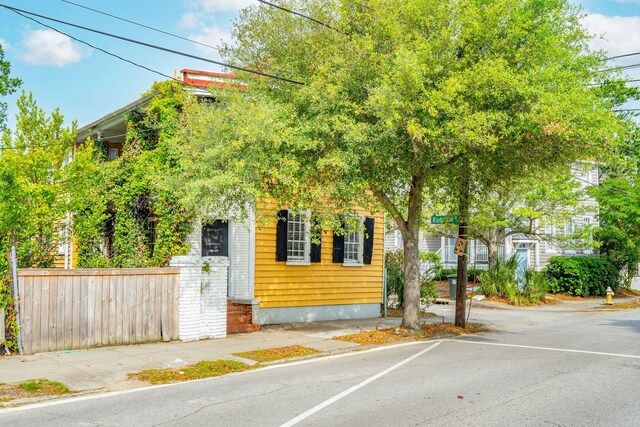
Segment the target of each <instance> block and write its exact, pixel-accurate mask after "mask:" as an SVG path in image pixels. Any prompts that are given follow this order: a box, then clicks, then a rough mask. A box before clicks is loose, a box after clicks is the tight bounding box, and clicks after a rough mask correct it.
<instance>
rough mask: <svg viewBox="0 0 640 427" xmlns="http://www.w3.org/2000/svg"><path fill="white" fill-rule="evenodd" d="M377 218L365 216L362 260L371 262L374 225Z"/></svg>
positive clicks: (366, 262)
mask: <svg viewBox="0 0 640 427" xmlns="http://www.w3.org/2000/svg"><path fill="white" fill-rule="evenodd" d="M374 223H375V218H365V220H364V233H365V235H364V246H363V248H362V262H363V263H365V264H371V258H372V256H373V225H374Z"/></svg>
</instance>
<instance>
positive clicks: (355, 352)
mask: <svg viewBox="0 0 640 427" xmlns="http://www.w3.org/2000/svg"><path fill="white" fill-rule="evenodd" d="M419 344H424V341H409V342H404V343H399V344H392V345H386V346H380V347H374V348H371V349H368V350H362V351H358V349H357V348H354V349H353V351H350V352H348V353H341V354H332V355H330V356H324V357H316V358H311V359H305V360H299V361H297V362H289V363H281V364H277V365H270V366H265V367H264V368H258V369H254V370H251V371H244V372H237V373H235V374H228V375H222V376H219V377H211V378H203V379H200V380H191V381H183V382H178V383H171V384H160V385H152V386H148V387H140V388H133V389H129V390H120V391H110V392H105V393H97V394H87V395H84V396H77V397H70V398H68V399H60V400H51V401H47V402H41V403H34V404H31V405H24V406H16V407H13V408H6V409H0V415H2V414H7V413H10V412H22V411H28V410H31V409H40V408H46V407H49V406H58V405H64V404H66V403H74V402H81V401H83V400H93V399H102V398H105V397H113V396H120V395H123V394H130V393H140V392H144V391H148V390H155V389H159V388H166V387H179V386H182V385H185V384H191V383H195V382H203V381H216V380H220V379H222V378H228V377H233V376H238V375H252V374H256V373H259V372H263V371H270V370H272V369H283V368H288V367H290V366H298V365H306V364H308V363H317V362H322V361H324V360H332V359H340V358H343V357H352V356H357V355H360V354H366V353H375V352H377V351H385V350H392V349H395V348H400V347H408V346H413V345H419Z"/></svg>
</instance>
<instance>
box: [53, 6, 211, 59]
mask: <svg viewBox="0 0 640 427" xmlns="http://www.w3.org/2000/svg"><path fill="white" fill-rule="evenodd" d="M60 1H62V2H64V3H68V4H71V5H73V6H76V7H80V8H82V9H86V10H90V11H92V12H95V13H99V14H100V15H104V16H108V17H110V18H113V19H117V20H119V21H123V22H128V23H129V24H133V25H137V26H138V27H142V28H146V29H147V30H151V31H155V32H157V33H161V34H165V35H167V36H171V37H175V38H177V39H180V40H185V41H188V42H191V43H195V44H198V45H200V46H204V47H208V48H210V49H215V50H217V51H220V48H219V47H217V46H212V45H210V44H206V43H202V42H199V41H197V40H193V39H189V38H187V37H182V36H180V35H178V34H174V33H170V32H168V31H164V30H161V29H159V28H156V27H152V26H149V25H145V24H141V23H140V22H136V21H132V20H130V19H127V18H122V17H120V16H116V15H113V14H111V13H107V12H103V11H101V10H98V9H93V8H91V7H88V6H84V5H82V4H79V3H74V2H72V1H69V0H60Z"/></svg>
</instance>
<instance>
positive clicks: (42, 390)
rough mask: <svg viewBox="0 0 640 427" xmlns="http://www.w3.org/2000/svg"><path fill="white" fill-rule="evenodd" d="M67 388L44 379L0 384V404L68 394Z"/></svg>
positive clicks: (69, 391)
mask: <svg viewBox="0 0 640 427" xmlns="http://www.w3.org/2000/svg"><path fill="white" fill-rule="evenodd" d="M71 392H72V391H71V390H69V387H67V386H66V385H64V384H62V383H60V382H58V381H49V380H45V379H42V378H40V379H35V380H28V381H24V382H21V383H14V384H0V402H10V401H12V400H15V399H24V398H29V397H41V396H56V395H59V394H69V393H71Z"/></svg>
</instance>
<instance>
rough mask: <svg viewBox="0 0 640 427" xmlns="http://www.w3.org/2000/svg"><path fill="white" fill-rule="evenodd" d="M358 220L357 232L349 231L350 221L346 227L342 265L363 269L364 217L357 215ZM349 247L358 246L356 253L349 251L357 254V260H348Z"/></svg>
mask: <svg viewBox="0 0 640 427" xmlns="http://www.w3.org/2000/svg"><path fill="white" fill-rule="evenodd" d="M352 218H353V217H352ZM357 219H358V225H357V227H356V229H355V230H353V231H351V230H350V229H349V221H347V223H345V226H344V260H343V262H342V265H344V266H346V267H362V266H363V265H364V260H363V255H364V253H363V250H364V215H357ZM347 245H349V246H352V245H356V249H355V251H353V250H349V253H354V252H355V253H356V257H357V258H347Z"/></svg>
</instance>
